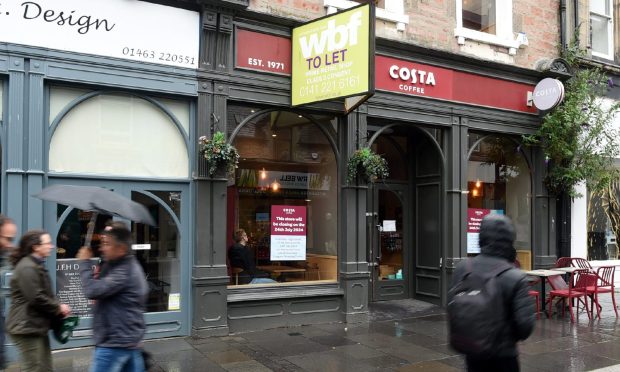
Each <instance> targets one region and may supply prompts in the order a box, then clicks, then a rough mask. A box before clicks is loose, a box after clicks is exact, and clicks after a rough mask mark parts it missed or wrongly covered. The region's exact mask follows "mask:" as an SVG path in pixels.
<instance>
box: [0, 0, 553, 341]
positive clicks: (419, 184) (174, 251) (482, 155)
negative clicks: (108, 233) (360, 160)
mask: <svg viewBox="0 0 620 372" xmlns="http://www.w3.org/2000/svg"><path fill="white" fill-rule="evenodd" d="M151 5H153V6H159V5H155V4H151ZM161 7H162V8H161V9H160V10H159V11H161V12H163V13H165V12H166V8H165V7H163V6H161ZM192 12H195V14H196V15H197V16H199V18H197V19H199V24H197V25H196V26H197V27H196V33H198V34H199V37H200V47H199V49H200V52H199V63H197V68H192V67H180V66H178V65H177V66H174V65H163V64H157V63H142V62H139V61H131V60H128V59H124V58H115V57H109V56H108V57H105V56H95V55H91V54H82V53H79V52H75V51H60V50H54V49H47V48H44V47H35V46H25V45H19V44H15V43H10V42H8V43H4V42H0V77H1V78H2V81H1V83H2V85H1V87H2V95H1V97H2V106H1V107H2V110H1V112H2V116H1V120H2V131H1V134H0V135H1V145H2V185H1V186H2V188H1V210H2V212H3V213H5V214H7V215H9V216H10V217H12V218H14V219H15V220H16V221H17V222H18V225H19V227H20V230H21V231H22V232H23V231H26V230H27V229H30V228H39V227H41V226H43V227H44V228H45V229H46V230H48V231H50V233H51V234H52V236H53V238H54V239H55V240H56V245H57V246H58V247H59V249H58V253H57V255H56V257H52V258H50V259H49V262H48V263H47V264H48V269H49V270H50V273H52V276H53V277H55V275H54V273H56V275H62V273H57V269H60V271H62V270H63V268H64V267H65V266H59V265H61V264H63V263H70V262H73V261H66V260H71V259H72V257H74V256H72V254H73V255H74V254H75V252H74V250H75V248H76V247H79V245H80V244H81V241H80V234H81V232H83V231H84V229H85V227H86V223H87V222H85V221H88V219H89V218H90V215H89V214H88V213H85V212H83V211H76V210H72V209H70V208H64V207H62V206H57V205H55V204H52V203H44V202H42V201H40V200H38V199H35V198H32V197H30V195H33V194H35V193H37V192H38V191H40V190H41V189H42V188H43V187H45V186H47V185H52V184H78V185H97V186H102V187H106V188H110V189H112V190H114V191H115V192H118V193H120V194H122V195H124V196H127V197H128V198H131V199H133V200H135V201H138V202H140V203H143V204H144V205H146V206H147V207H148V208H149V210H150V211H151V213H152V214H153V215H154V216H155V217H156V219H157V221H158V223H159V225H158V226H157V227H155V228H149V227H147V226H143V225H138V224H133V225H132V231H133V232H134V236H135V238H136V240H137V243H141V244H147V245H148V246H149V248H150V249H149V250H143V251H136V254H137V255H138V257H139V259H140V261H141V263H142V264H143V267H144V268H145V272H146V273H147V276H148V280H149V285H150V295H149V307H148V309H147V311H148V312H147V315H146V318H147V322H148V332H147V337H148V338H159V337H168V336H183V335H190V334H193V335H198V336H209V335H222V334H228V333H230V332H241V331H248V330H254V329H265V328H269V327H275V326H285V325H292V324H310V323H317V322H329V321H347V322H358V321H367V314H368V313H367V311H368V303H369V302H371V301H382V300H386V299H405V298H417V299H422V300H424V301H429V302H433V303H436V304H441V305H445V298H446V296H445V294H446V291H447V285H448V283H449V280H450V273H451V271H452V269H453V268H454V266H455V264H456V262H457V261H458V260H459V259H460V258H461V257H465V256H467V254H468V247H470V252H469V253H471V254H474V253H475V252H474V251H473V249H475V247H474V245H473V243H471V242H470V243H468V234H467V233H468V231H467V222H468V212H472V211H473V210H495V211H497V210H501V211H502V212H501V213H506V214H508V215H510V216H511V217H512V218H513V219H515V220H518V221H517V224H518V239H517V240H518V244H520V246H519V247H518V249H519V250H520V251H522V254H523V255H522V256H520V258H521V259H522V261H523V260H525V261H524V262H522V265H523V264H525V265H528V264H529V265H531V266H537V267H539V266H546V265H549V263H550V262H553V261H554V258H555V243H554V242H555V226H554V225H553V223H554V222H553V221H554V216H555V203H554V199H553V198H550V197H549V196H548V194H547V192H546V190H545V188H544V186H543V183H542V178H543V177H544V172H545V166H546V165H545V161H544V158H543V157H542V154H541V153H540V152H539V151H537V150H535V149H534V150H533V149H530V148H527V147H524V146H523V145H522V144H521V135H523V134H528V133H532V132H533V131H534V130H535V128H536V127H537V125H538V123H539V121H540V119H539V117H538V115H537V114H536V113H535V112H525V111H523V110H522V111H519V110H512V109H507V108H505V107H499V108H498V107H488V106H483V105H477V104H474V103H471V102H469V101H466V102H463V100H459V101H454V100H447V99H434V98H429V97H423V96H419V95H412V94H403V93H402V92H400V93H399V92H394V91H389V90H387V89H383V90H381V89H379V90H378V91H377V93H376V94H375V95H374V96H373V97H372V98H371V99H370V100H369V101H368V102H367V103H365V104H363V105H362V106H361V107H360V108H359V109H358V110H356V111H355V112H353V113H351V114H349V115H344V114H343V113H342V105H341V103H338V102H333V103H324V104H320V105H313V106H310V107H303V108H301V109H298V108H291V107H290V77H289V76H288V75H287V74H285V73H272V72H268V71H260V69H250V68H244V67H241V66H239V64H238V63H237V62H236V59H235V57H236V55H237V53H238V48H237V47H236V45H237V42H238V40H239V38H238V35H239V30H245V31H249V32H251V33H258V34H263V35H269V36H274V37H277V38H280V39H279V40H281V39H287V38H290V30H291V27H292V26H294V25H292V24H282V20H281V19H277V18H266V17H265V16H260V17H259V16H257V15H255V14H252V13H249V12H244V11H243V10H239V9H238V8H236V7H232V6H231V8H230V9H227V8H226V7H224V8H218V9H217V10H216V9H215V8H213V9H211V8H208V7H205V8H202V9H194V10H192ZM270 45H271V44H264V45H262V47H263V48H265V49H267V48H269V47H270ZM376 53H377V55H380V56H383V57H384V58H388V59H390V61H391V60H398V61H401V62H402V61H404V62H403V63H405V62H407V63H417V64H421V65H424V66H431V68H441V69H443V70H445V71H450V73H452V72H459V73H462V74H465V75H467V76H470V77H472V78H475V77H477V78H484V79H491V80H487V81H493V80H497V81H499V80H501V81H503V82H507V83H515V84H525V85H535V83H536V82H537V81H538V80H540V78H541V77H542V76H543V75H544V74H542V73H539V72H534V71H531V70H524V69H518V68H512V67H509V66H506V65H500V64H492V63H484V64H483V63H481V62H479V61H477V60H474V59H467V58H464V57H459V58H457V57H456V56H454V55H451V54H448V53H439V52H437V51H431V50H427V49H422V48H418V47H415V46H412V45H405V44H399V43H394V42H389V41H386V40H382V39H378V40H377V41H376ZM387 73H388V72H387V71H385V74H387ZM386 76H388V75H386ZM377 78H379V77H377ZM383 78H384V79H385V78H387V77H385V76H384V77H383ZM438 84H439V83H438ZM454 84H458V80H455V83H454ZM462 90H463V91H466V89H462ZM524 100H525V98H524ZM216 131H222V132H224V133H225V134H226V137H227V138H228V140H229V142H230V143H232V144H233V145H235V147H236V148H237V149H238V150H239V152H240V154H241V160H240V164H239V168H238V169H237V171H236V173H235V176H234V177H231V178H228V177H226V176H225V175H219V174H218V175H216V176H213V177H211V176H209V175H208V172H207V168H206V163H205V161H204V159H202V158H201V157H200V156H199V155H198V152H197V143H198V138H199V137H200V136H203V135H206V136H207V137H211V136H212V135H213V133H215V132H216ZM366 145H370V146H371V147H373V148H374V149H376V150H377V152H379V153H382V154H384V156H385V157H386V158H387V159H388V162H389V166H390V173H391V176H390V177H389V178H388V179H386V180H379V181H378V182H376V183H375V184H359V183H348V182H347V181H346V175H347V173H346V172H347V166H346V165H347V159H348V157H349V156H350V154H351V153H352V152H353V151H354V150H355V149H357V148H359V147H362V146H366ZM93 153H95V154H94V155H93ZM489 167H492V168H493V169H491V168H489ZM474 168H475V169H476V170H472V169H474ZM489 169H491V170H489ZM296 177H300V178H297V179H303V180H304V181H303V182H301V183H294V182H293V181H292V180H293V179H295V178H296ZM274 185H275V186H274ZM474 190H475V191H474ZM478 193H479V194H478ZM489 193H493V194H492V195H493V197H491V196H488V195H491V194H489ZM474 194H476V195H475V196H474ZM485 195H486V196H485ZM476 198H479V199H476ZM274 205H279V206H284V207H287V206H288V207H303V208H304V210H305V211H306V218H307V230H306V233H305V234H306V235H305V237H304V239H305V241H306V247H305V249H306V251H305V252H306V260H295V261H287V260H280V261H277V260H272V259H271V258H272V257H273V256H272V255H270V251H269V249H270V247H269V244H270V242H271V240H270V236H269V235H270V234H269V231H268V228H269V224H270V221H271V218H272V217H273V213H274V212H273V211H274V209H273V208H272V207H273V206H274ZM108 218H109V217H108ZM105 220H106V216H100V217H99V219H98V220H97V228H100V227H101V226H103V224H104V223H105V222H106V221H105ZM379 227H380V228H379ZM240 228H241V229H244V230H245V231H246V232H247V234H248V237H249V242H248V246H249V247H250V248H251V252H252V255H253V256H252V257H253V260H255V262H254V263H255V264H256V265H257V266H258V267H259V268H262V269H261V271H263V272H265V273H267V275H268V276H269V278H270V279H272V280H273V281H274V282H273V283H271V284H242V283H240V282H239V276H238V275H239V271H238V270H235V269H234V268H233V267H231V263H230V260H229V259H228V250H229V247H230V246H231V245H232V238H231V236H232V235H233V232H234V231H235V230H237V229H240ZM60 248H63V249H62V250H60ZM63 260H64V261H63ZM528 260H529V262H528ZM9 277H10V275H8V276H4V277H3V280H4V282H3V288H4V291H5V292H4V293H5V294H6V293H7V291H6V288H7V280H8V278H9ZM85 306H86V305H85ZM84 311H85V313H84V314H83V315H85V317H84V320H83V322H82V325H81V328H80V330H79V331H78V332H76V334H75V335H74V338H73V339H72V340H71V341H70V342H69V343H68V344H67V345H66V347H73V346H81V345H88V344H89V343H90V334H89V329H88V328H89V324H90V323H89V318H88V317H87V316H86V315H87V310H84ZM56 347H60V346H59V345H56Z"/></svg>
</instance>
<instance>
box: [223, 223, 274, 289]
mask: <svg viewBox="0 0 620 372" xmlns="http://www.w3.org/2000/svg"><path fill="white" fill-rule="evenodd" d="M233 239H234V241H235V243H234V244H233V245H232V246H231V247H230V249H229V250H228V259H229V260H230V266H231V267H233V268H235V267H237V268H240V269H242V270H243V271H241V272H240V273H239V274H238V275H239V284H260V283H275V282H276V281H275V280H273V279H271V278H269V273H266V272H264V271H262V270H259V269H257V268H256V261H255V259H254V257H252V251H251V250H250V248H249V247H248V246H247V244H248V234H246V232H245V230H243V229H238V230H236V231H235V232H234V234H233Z"/></svg>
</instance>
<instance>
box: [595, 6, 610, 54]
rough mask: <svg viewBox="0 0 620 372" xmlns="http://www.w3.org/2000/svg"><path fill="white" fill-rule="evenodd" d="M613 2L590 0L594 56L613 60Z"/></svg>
mask: <svg viewBox="0 0 620 372" xmlns="http://www.w3.org/2000/svg"><path fill="white" fill-rule="evenodd" d="M613 28H614V22H613V0H590V44H591V45H592V55H593V56H596V57H602V58H607V59H613V54H614V53H613V50H614V41H613Z"/></svg>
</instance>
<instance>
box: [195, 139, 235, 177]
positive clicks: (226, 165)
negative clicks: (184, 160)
mask: <svg viewBox="0 0 620 372" xmlns="http://www.w3.org/2000/svg"><path fill="white" fill-rule="evenodd" d="M198 151H200V154H201V155H202V156H204V158H205V159H207V169H208V172H209V176H211V177H213V176H214V175H215V173H217V170H218V169H225V170H226V172H227V173H228V174H232V173H233V172H234V171H235V169H236V168H237V167H238V164H239V152H237V149H236V148H235V147H234V146H232V145H230V144H228V143H226V137H225V136H224V133H222V132H219V131H218V132H215V133H214V134H213V138H211V139H208V138H207V137H206V136H202V137H200V138H199V139H198Z"/></svg>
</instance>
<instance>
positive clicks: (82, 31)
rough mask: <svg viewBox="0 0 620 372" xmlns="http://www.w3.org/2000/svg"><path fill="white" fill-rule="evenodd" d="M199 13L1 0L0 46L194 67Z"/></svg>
mask: <svg viewBox="0 0 620 372" xmlns="http://www.w3.org/2000/svg"><path fill="white" fill-rule="evenodd" d="M199 34H200V17H199V14H198V12H194V11H189V10H184V9H178V8H173V7H169V6H164V5H157V4H152V3H147V2H143V1H136V0H88V1H84V0H35V1H24V0H4V1H2V2H0V42H6V43H14V44H22V45H30V46H37V47H43V48H50V49H59V50H65V51H71V52H78V53H86V54H96V55H100V56H107V57H116V58H124V59H130V60H135V61H142V62H150V63H158V64H163V65H171V66H178V67H187V68H196V67H198V51H199Z"/></svg>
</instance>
